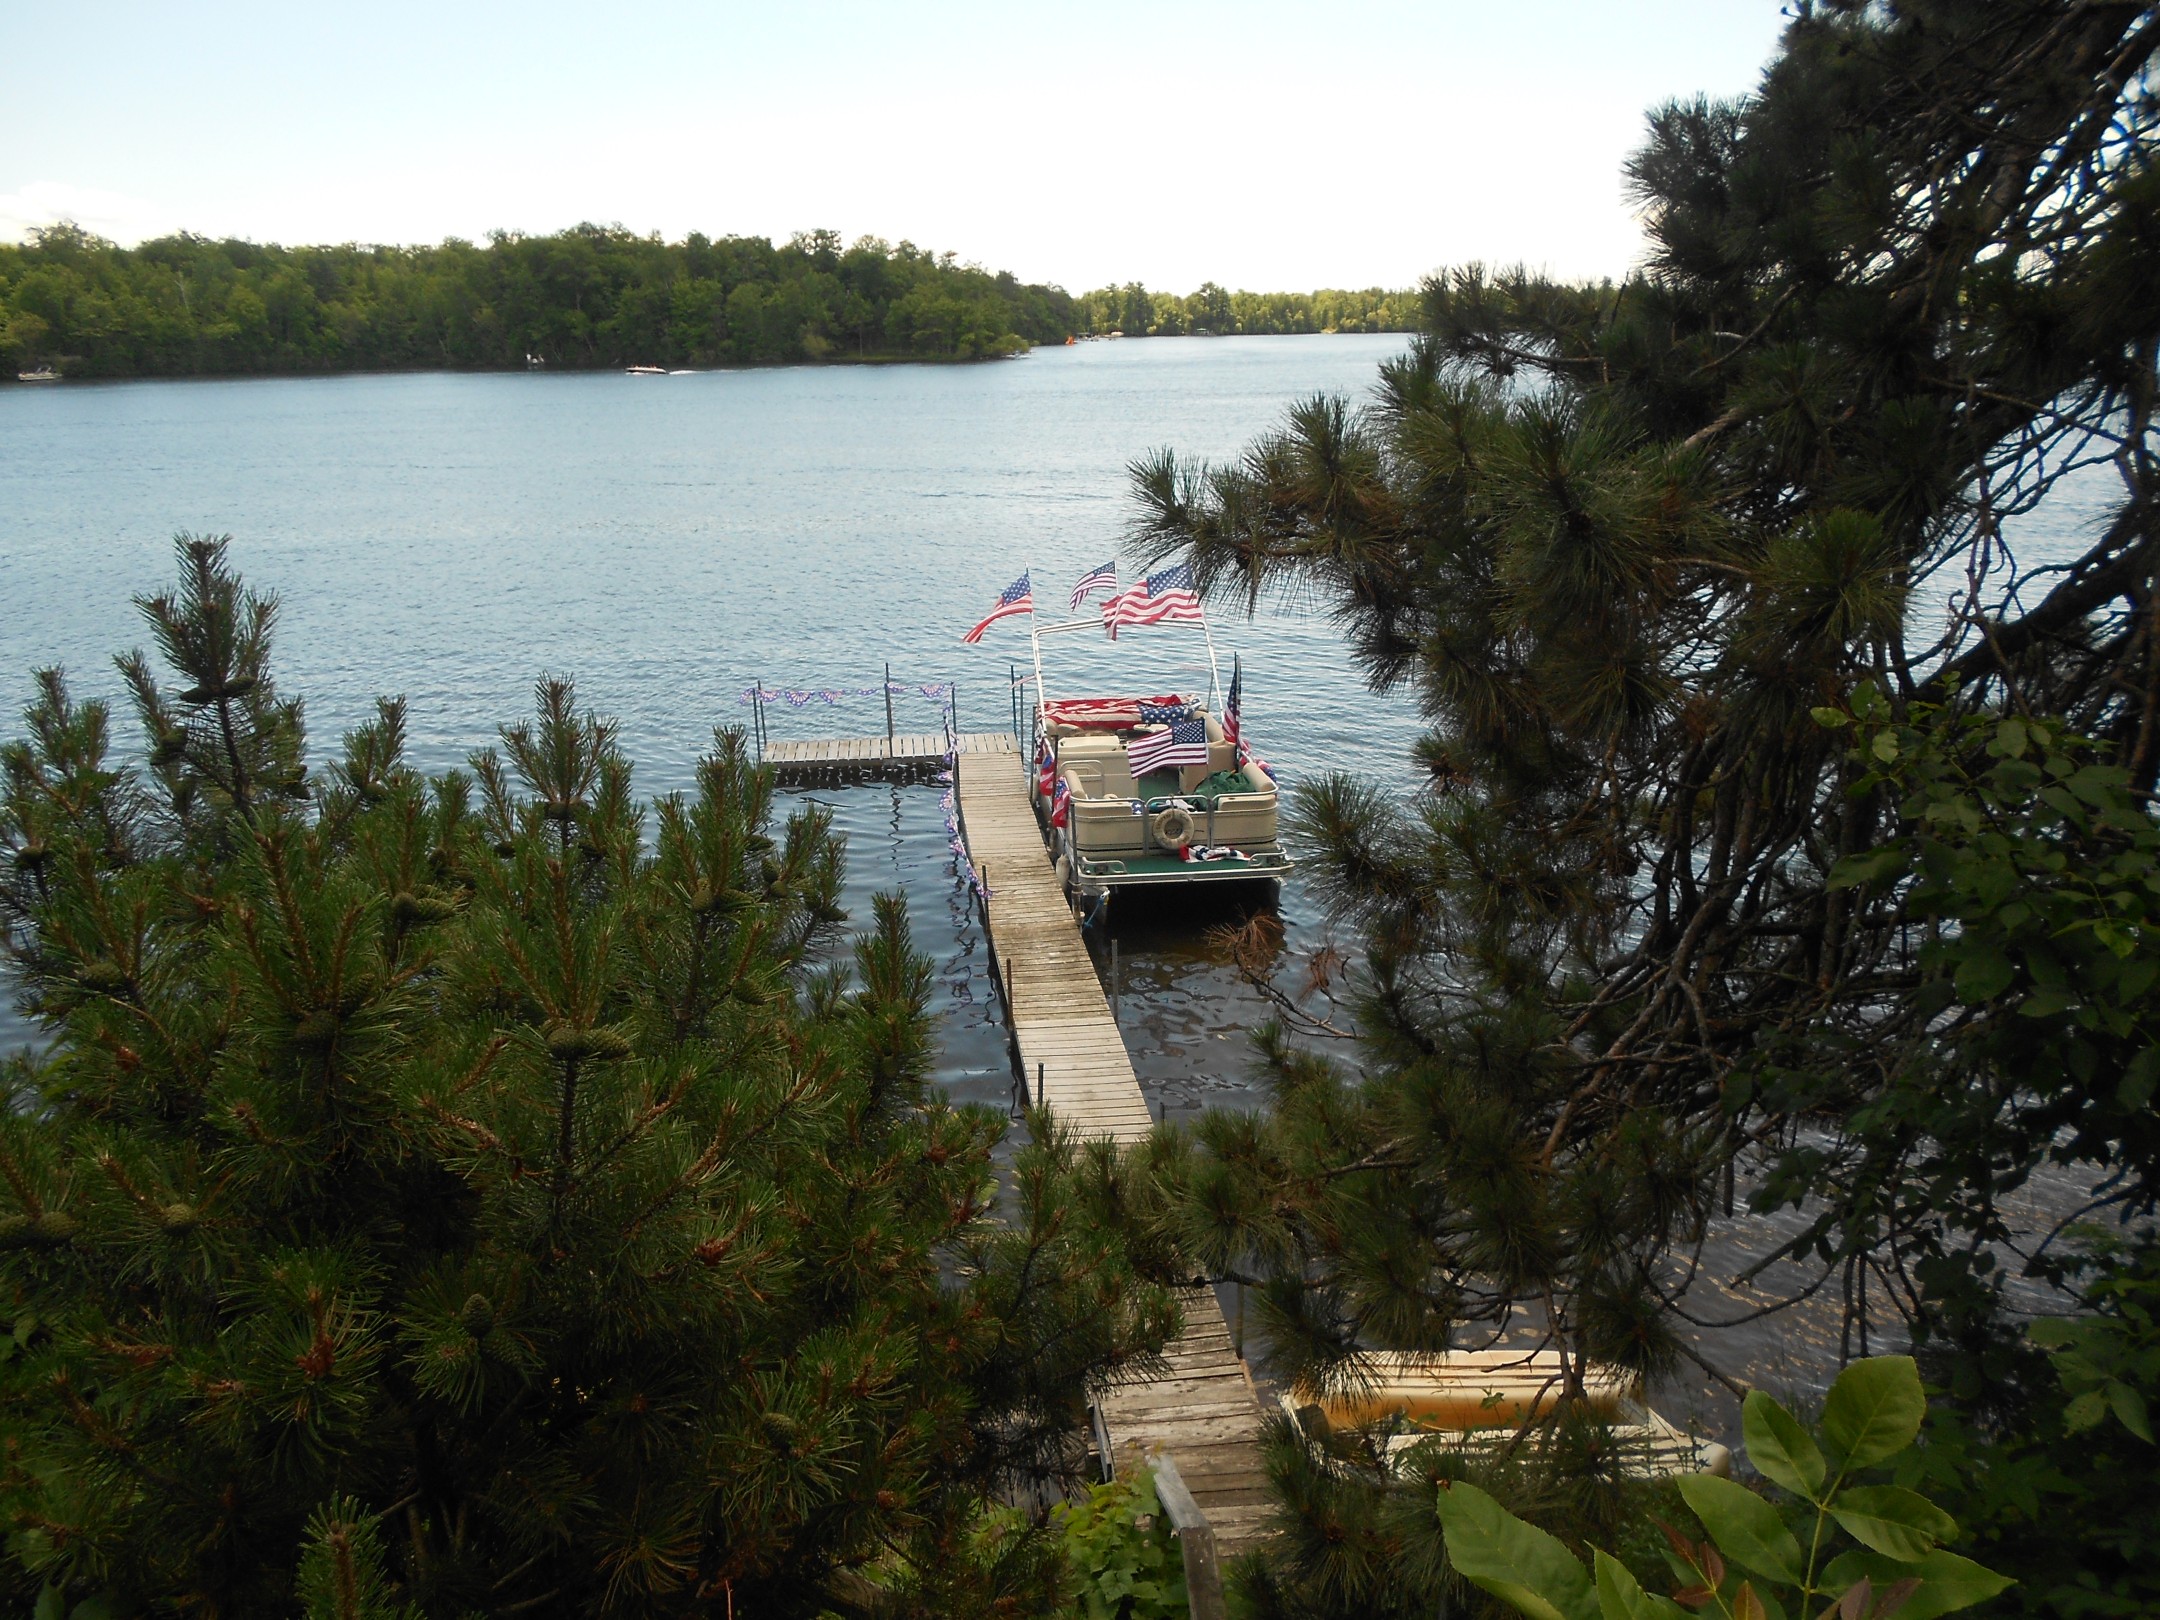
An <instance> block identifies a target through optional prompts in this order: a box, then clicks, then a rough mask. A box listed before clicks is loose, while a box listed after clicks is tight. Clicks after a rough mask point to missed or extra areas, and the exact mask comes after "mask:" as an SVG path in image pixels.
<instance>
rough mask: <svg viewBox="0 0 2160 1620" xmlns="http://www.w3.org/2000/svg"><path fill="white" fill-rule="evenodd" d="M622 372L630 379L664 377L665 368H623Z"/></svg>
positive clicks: (665, 373)
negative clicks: (630, 377)
mask: <svg viewBox="0 0 2160 1620" xmlns="http://www.w3.org/2000/svg"><path fill="white" fill-rule="evenodd" d="M623 371H624V373H625V374H626V375H628V376H632V377H665V376H666V375H667V367H666V366H624V367H623Z"/></svg>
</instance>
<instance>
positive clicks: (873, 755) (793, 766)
mask: <svg viewBox="0 0 2160 1620" xmlns="http://www.w3.org/2000/svg"><path fill="white" fill-rule="evenodd" d="M1018 752H1019V745H1018V744H1017V743H1016V742H1014V740H1013V735H1012V733H1011V732H1009V731H963V732H961V733H959V734H958V735H957V736H948V735H947V734H946V733H944V732H942V731H926V732H920V733H914V734H907V733H903V734H901V735H899V736H894V737H810V738H805V739H801V740H798V741H794V742H782V741H779V740H777V739H775V740H772V741H768V742H767V743H766V744H765V751H764V755H763V758H764V763H765V764H767V765H770V766H771V767H772V772H773V782H774V785H776V786H778V787H783V788H806V787H846V786H848V785H849V784H850V783H854V782H927V781H929V780H930V778H931V777H933V776H935V775H936V774H937V773H938V772H939V771H942V770H943V769H945V762H946V761H947V760H948V759H949V758H953V757H956V756H965V755H969V754H991V755H1002V756H1004V757H1005V759H1007V760H1008V761H1009V760H1011V759H1012V758H1013V756H1014V755H1015V754H1017V753H1018ZM1036 847H1037V848H1038V849H1039V848H1040V847H1041V843H1040V840H1038V841H1037V845H1036Z"/></svg>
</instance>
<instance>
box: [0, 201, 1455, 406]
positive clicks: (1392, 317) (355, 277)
mask: <svg viewBox="0 0 2160 1620" xmlns="http://www.w3.org/2000/svg"><path fill="white" fill-rule="evenodd" d="M1415 304H1416V298H1415V295H1414V294H1411V293H1387V292H1381V291H1378V290H1374V291H1370V292H1319V293H1311V294H1304V293H1242V292H1240V293H1229V292H1225V291H1224V290H1223V289H1222V288H1220V287H1218V286H1216V285H1215V284H1214V283H1213V282H1209V283H1208V284H1206V285H1205V286H1203V287H1202V288H1201V289H1200V291H1198V292H1196V293H1194V294H1192V295H1190V296H1189V297H1185V298H1178V297H1174V296H1172V295H1169V294H1165V293H1150V292H1149V291H1148V290H1147V289H1146V288H1144V287H1142V286H1140V285H1139V284H1138V283H1137V282H1134V283H1128V284H1127V285H1125V286H1123V287H1112V288H1105V289H1103V290H1102V291H1101V292H1096V293H1089V294H1088V295H1087V296H1086V297H1084V298H1075V297H1073V296H1072V294H1070V293H1068V292H1066V291H1065V290H1064V289H1063V288H1061V287H1051V286H1041V285H1035V284H1030V283H1023V282H1021V281H1020V280H1018V279H1017V278H1016V277H1014V276H1013V275H1011V274H1010V273H1007V272H1003V271H998V272H993V271H988V270H984V269H981V268H980V267H978V266H975V265H969V264H961V263H959V262H958V261H957V259H956V258H955V256H954V255H953V254H950V253H934V252H931V251H929V250H927V249H924V248H919V247H917V246H915V245H914V244H913V243H912V242H902V243H900V244H899V246H897V247H894V246H892V245H890V244H889V243H886V242H884V241H881V240H879V239H877V238H875V237H863V238H861V239H859V240H858V241H856V242H855V243H853V244H852V245H848V244H844V243H843V242H842V240H841V238H840V236H839V234H838V233H837V232H834V231H808V232H804V233H801V234H799V235H797V236H795V237H794V238H793V239H791V240H790V241H789V242H788V243H787V244H786V245H784V246H776V245H775V244H774V243H772V242H770V241H767V240H765V239H764V238H762V237H741V236H729V237H722V238H719V239H718V240H713V239H711V238H708V237H705V236H702V235H696V234H693V235H691V236H689V237H688V238H686V239H685V240H683V241H681V242H665V241H662V240H661V239H660V238H659V237H657V236H638V235H636V234H634V233H632V232H630V231H626V230H623V229H621V228H619V227H602V226H596V225H580V226H577V227H575V228H574V229H571V230H567V231H561V232H558V233H556V234H554V235H552V236H519V235H515V234H510V233H498V234H497V235H495V236H492V237H490V238H489V239H488V240H487V241H486V242H485V243H472V242H464V241H458V240H451V241H447V242H444V243H442V244H441V245H440V246H436V247H366V246H355V245H352V244H347V245H344V246H340V247H291V248H287V247H277V246H264V245H259V244H257V243H253V242H242V241H233V240H225V241H212V240H210V239H209V238H207V237H200V236H189V235H180V236H167V237H160V238H158V239H156V240H154V241H149V242H144V243H143V244H141V245H140V246H139V247H133V248H121V247H115V246H114V245H113V244H112V243H110V242H106V241H103V240H100V239H99V238H97V237H95V236H92V235H90V234H88V233H87V232H85V231H82V230H80V229H78V228H76V227H74V226H72V225H59V226H53V227H51V228H48V229H45V230H42V231H39V232H36V233H34V236H33V239H32V240H31V241H30V242H29V243H28V244H26V245H22V246H12V245H0V363H4V365H5V367H6V372H5V374H6V375H7V376H8V377H10V378H12V376H13V375H14V374H15V373H16V372H17V371H21V370H30V369H35V368H38V367H43V366H51V367H55V368H57V369H58V370H60V371H61V372H63V373H64V374H66V375H68V376H72V377H158V376H163V377H170V376H187V375H199V374H214V373H249V372H331V371H370V370H384V371H388V370H412V369H433V368H444V367H450V368H466V367H469V368H501V367H517V366H523V365H525V364H527V362H528V359H531V360H534V361H537V362H539V363H542V364H545V365H548V366H551V367H565V368H575V367H589V366H625V365H660V366H716V365H760V364H773V363H783V362H789V361H803V360H895V359H910V360H972V359H982V358H986V357H990V356H996V355H1005V354H1015V353H1018V352H1020V351H1021V350H1024V349H1026V348H1027V347H1028V346H1029V345H1030V344H1036V343H1062V342H1064V341H1065V339H1066V338H1068V337H1071V336H1082V335H1087V334H1091V333H1108V332H1113V331H1122V332H1124V333H1125V334H1126V335H1127V336H1129V337H1138V336H1143V335H1175V334H1183V333H1191V332H1213V333H1218V334H1220V333H1231V332H1248V333H1280V332H1319V331H1344V332H1370V331H1399V330H1405V329H1407V328H1408V327H1409V325H1410V324H1411V318H1412V315H1413V312H1414V309H1415Z"/></svg>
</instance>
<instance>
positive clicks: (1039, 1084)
mask: <svg viewBox="0 0 2160 1620" xmlns="http://www.w3.org/2000/svg"><path fill="white" fill-rule="evenodd" d="M1042 1105H1043V1066H1042V1065H1041V1064H1040V1063H1038V1064H1036V1065H1035V1106H1036V1107H1037V1108H1040V1107H1041V1106H1042Z"/></svg>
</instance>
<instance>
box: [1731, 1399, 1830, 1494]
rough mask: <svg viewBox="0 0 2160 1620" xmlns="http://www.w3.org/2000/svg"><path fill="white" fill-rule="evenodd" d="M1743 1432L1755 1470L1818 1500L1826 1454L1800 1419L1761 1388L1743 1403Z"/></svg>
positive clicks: (1773, 1480)
mask: <svg viewBox="0 0 2160 1620" xmlns="http://www.w3.org/2000/svg"><path fill="white" fill-rule="evenodd" d="M1740 1433H1741V1435H1742V1436H1743V1437H1744V1438H1745V1439H1746V1441H1747V1454H1748V1461H1749V1462H1751V1463H1753V1464H1754V1465H1755V1471H1756V1472H1757V1473H1759V1474H1761V1475H1762V1477H1763V1478H1765V1479H1767V1480H1769V1481H1771V1482H1772V1483H1773V1484H1777V1485H1782V1486H1784V1487H1785V1488H1786V1489H1787V1490H1788V1491H1791V1492H1792V1493H1793V1494H1794V1495H1796V1496H1804V1497H1806V1498H1807V1499H1808V1500H1809V1501H1814V1500H1815V1497H1816V1493H1817V1492H1819V1491H1820V1490H1821V1489H1822V1483H1823V1456H1822V1451H1821V1449H1820V1448H1819V1447H1817V1446H1816V1444H1815V1441H1814V1439H1813V1438H1812V1437H1811V1436H1810V1435H1809V1434H1808V1432H1807V1430H1805V1429H1803V1428H1802V1427H1800V1420H1799V1419H1798V1418H1796V1417H1794V1416H1793V1415H1792V1414H1791V1413H1790V1412H1788V1411H1786V1410H1785V1408H1784V1407H1782V1406H1780V1405H1779V1404H1778V1403H1777V1402H1776V1401H1774V1400H1772V1399H1771V1398H1770V1397H1769V1396H1768V1395H1765V1394H1764V1393H1763V1392H1762V1391H1761V1390H1759V1389H1751V1390H1749V1391H1748V1396H1747V1399H1746V1400H1745V1401H1743V1402H1742V1403H1741V1406H1740Z"/></svg>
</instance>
